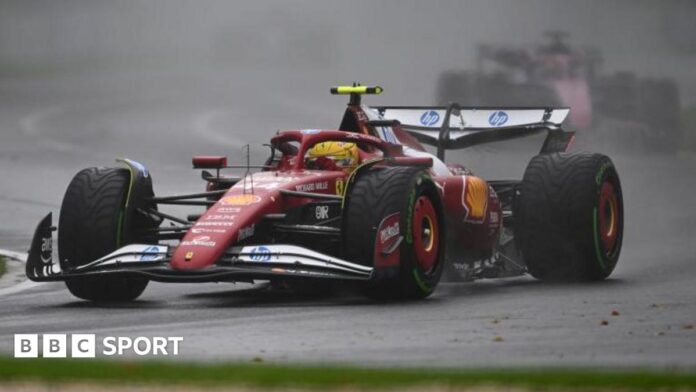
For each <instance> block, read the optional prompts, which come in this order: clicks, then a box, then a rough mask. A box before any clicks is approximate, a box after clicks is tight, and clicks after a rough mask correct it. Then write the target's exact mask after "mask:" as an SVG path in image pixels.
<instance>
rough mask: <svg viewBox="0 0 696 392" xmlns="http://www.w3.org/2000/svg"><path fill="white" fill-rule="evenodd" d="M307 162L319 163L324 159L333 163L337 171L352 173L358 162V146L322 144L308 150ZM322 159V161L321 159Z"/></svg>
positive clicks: (350, 144) (335, 143) (334, 143)
mask: <svg viewBox="0 0 696 392" xmlns="http://www.w3.org/2000/svg"><path fill="white" fill-rule="evenodd" d="M307 155H308V161H309V162H315V163H319V162H321V161H323V160H325V159H329V160H331V161H333V163H334V164H335V165H336V166H337V167H338V169H341V170H344V171H345V172H347V173H350V172H352V171H353V170H354V169H355V168H356V167H357V166H358V163H359V161H360V155H359V153H358V146H357V145H356V144H355V143H348V142H322V143H317V144H315V145H314V146H313V147H312V148H310V149H309V151H308V153H307ZM322 158H323V159H322Z"/></svg>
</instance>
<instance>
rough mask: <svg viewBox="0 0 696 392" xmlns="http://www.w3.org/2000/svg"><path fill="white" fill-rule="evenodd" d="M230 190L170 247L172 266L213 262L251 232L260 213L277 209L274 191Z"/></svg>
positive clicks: (193, 266) (195, 266)
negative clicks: (246, 191) (250, 192)
mask: <svg viewBox="0 0 696 392" xmlns="http://www.w3.org/2000/svg"><path fill="white" fill-rule="evenodd" d="M234 192H235V190H231V191H230V192H228V194H226V195H225V196H224V197H222V198H221V199H220V200H219V201H218V202H217V203H215V205H213V206H212V207H210V208H209V209H208V210H207V211H206V212H205V213H204V214H203V215H202V216H201V217H200V218H199V219H198V221H196V223H194V225H193V227H192V228H191V229H189V231H188V233H186V235H185V236H184V238H183V239H182V240H181V242H180V243H179V246H178V247H177V248H176V250H175V251H174V254H173V256H172V260H171V263H170V264H171V266H172V268H175V269H181V270H188V269H201V268H205V267H208V266H210V265H213V264H215V262H217V261H218V260H219V259H220V257H222V255H223V254H224V253H225V251H226V250H227V249H228V248H229V247H230V246H232V245H233V244H235V243H237V242H239V241H242V240H245V239H247V238H249V237H251V236H253V235H254V230H255V228H256V223H257V222H258V220H259V219H261V217H263V216H264V215H265V214H268V213H272V212H274V211H276V210H277V206H276V203H277V201H278V197H277V195H275V193H276V192H273V193H266V194H235V193H234Z"/></svg>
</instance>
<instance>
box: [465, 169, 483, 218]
mask: <svg viewBox="0 0 696 392" xmlns="http://www.w3.org/2000/svg"><path fill="white" fill-rule="evenodd" d="M462 181H464V184H463V187H462V188H463V189H462V205H463V206H464V209H466V215H465V216H464V220H465V221H473V222H483V218H484V216H485V214H486V207H488V184H486V182H485V181H484V180H482V179H481V178H479V177H474V176H462Z"/></svg>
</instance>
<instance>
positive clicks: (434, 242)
mask: <svg viewBox="0 0 696 392" xmlns="http://www.w3.org/2000/svg"><path fill="white" fill-rule="evenodd" d="M412 224H413V226H412V227H413V238H414V241H413V247H414V249H415V253H416V261H417V263H418V265H419V266H420V267H421V269H422V270H423V272H424V273H426V274H427V273H429V272H431V271H432V270H433V268H435V263H436V262H437V255H438V248H439V245H440V238H439V231H438V221H437V214H436V213H435V207H434V206H433V203H432V202H431V201H430V199H429V198H427V197H426V196H421V197H419V198H418V200H416V204H415V206H414V211H413V222H412Z"/></svg>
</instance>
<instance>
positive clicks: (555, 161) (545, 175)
mask: <svg viewBox="0 0 696 392" xmlns="http://www.w3.org/2000/svg"><path fill="white" fill-rule="evenodd" d="M515 209H516V210H515V236H516V241H517V245H518V247H519V248H520V250H521V251H522V254H523V256H524V260H525V262H526V264H527V268H528V270H529V273H530V274H531V275H532V276H534V277H535V278H538V279H541V280H547V281H594V280H602V279H605V278H606V277H608V276H609V275H610V274H611V273H612V271H613V270H614V268H615V267H616V263H617V261H618V259H619V253H620V251H621V242H622V237H623V211H624V210H623V197H622V193H621V183H620V181H619V175H618V173H617V171H616V168H615V167H614V164H613V163H612V161H611V160H610V159H609V157H607V156H605V155H601V154H543V155H538V156H536V157H534V158H532V160H531V161H530V162H529V165H528V166H527V169H526V171H525V173H524V178H523V180H522V183H521V185H520V188H519V193H518V196H517V200H516V206H515Z"/></svg>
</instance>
